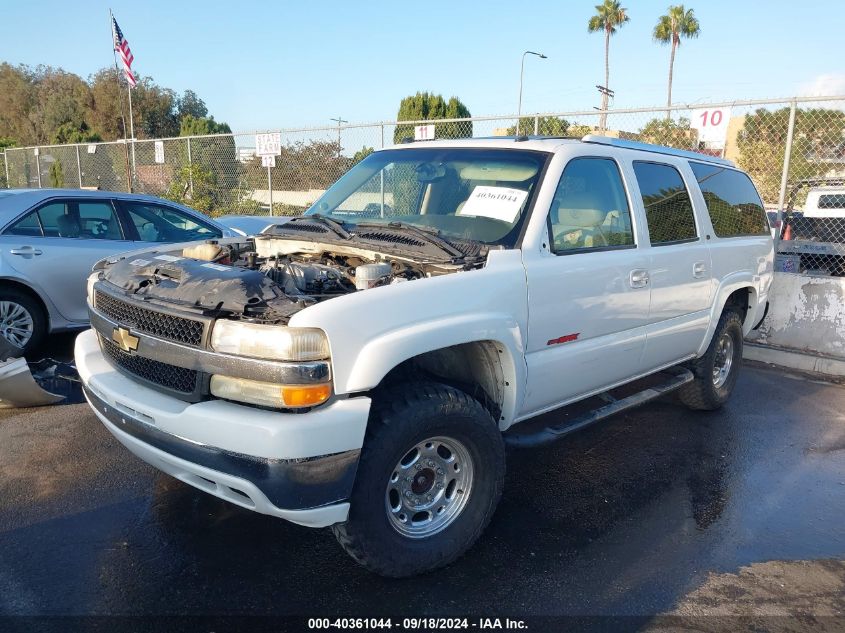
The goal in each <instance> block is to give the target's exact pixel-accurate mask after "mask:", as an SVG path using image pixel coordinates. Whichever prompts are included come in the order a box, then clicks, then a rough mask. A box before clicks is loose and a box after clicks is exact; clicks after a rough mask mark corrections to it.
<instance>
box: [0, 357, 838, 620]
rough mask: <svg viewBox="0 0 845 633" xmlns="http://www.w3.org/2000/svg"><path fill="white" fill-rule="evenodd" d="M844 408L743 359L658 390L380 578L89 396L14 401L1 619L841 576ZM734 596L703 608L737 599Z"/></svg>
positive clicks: (692, 587) (0, 448)
mask: <svg viewBox="0 0 845 633" xmlns="http://www.w3.org/2000/svg"><path fill="white" fill-rule="evenodd" d="M843 412H845V388H843V387H842V386H838V385H831V384H824V383H820V382H814V381H812V380H808V379H806V378H803V377H800V376H791V375H788V374H785V373H783V372H780V371H775V370H772V369H769V368H765V367H762V366H746V367H745V368H744V370H743V372H742V374H741V376H740V379H739V383H738V386H737V390H736V392H735V393H734V396H733V399H732V400H731V402H730V403H729V404H728V406H726V407H725V408H724V409H723V410H722V411H721V412H717V413H695V412H690V411H688V410H687V409H685V408H684V407H682V406H681V405H680V404H678V403H677V402H676V401H675V400H674V399H673V398H666V399H664V400H661V401H658V402H656V403H652V404H649V405H647V406H644V407H642V408H640V409H637V410H634V411H632V412H629V413H627V414H623V415H619V416H617V417H615V418H613V419H610V420H608V421H606V422H604V423H602V424H599V425H597V426H595V427H592V428H590V429H587V430H584V431H582V432H580V433H577V434H574V435H572V436H569V437H567V438H566V439H565V440H563V441H562V442H559V443H558V444H557V445H554V446H551V447H547V448H543V449H535V450H525V451H514V452H511V453H510V454H509V456H508V475H507V482H506V488H505V494H504V497H503V499H502V503H501V505H500V506H499V509H498V511H497V513H496V516H495V517H494V519H493V522H492V524H491V525H490V527H489V529H488V530H487V531H486V533H485V534H484V535H483V536H482V538H481V540H480V542H479V543H478V544H477V545H476V546H475V547H474V548H473V549H472V550H471V551H470V552H469V553H468V554H467V555H466V556H465V557H463V558H462V559H461V560H459V561H458V562H457V563H455V564H454V565H452V566H451V567H449V568H447V569H444V570H440V571H437V572H434V573H432V574H429V575H427V576H422V577H418V578H413V579H407V580H385V579H382V578H379V577H376V576H374V575H372V574H370V573H368V572H366V571H365V570H363V569H362V568H360V567H358V566H357V565H355V563H354V562H353V561H352V560H351V559H349V558H348V557H347V556H346V555H345V554H344V553H343V552H342V551H341V549H340V547H339V546H338V545H337V544H336V542H335V540H334V538H333V537H332V535H331V532H330V531H329V530H310V529H307V528H302V527H298V526H294V525H291V524H288V523H286V522H284V521H281V520H277V519H273V518H270V517H266V516H262V515H258V514H255V513H252V512H249V511H247V510H242V509H240V508H238V507H235V506H233V505H231V504H228V503H226V502H224V501H220V500H217V499H215V498H214V497H211V496H209V495H207V494H205V493H203V492H200V491H197V490H194V489H193V488H191V487H189V486H187V485H185V484H183V483H181V482H179V481H177V480H175V479H172V478H170V477H168V476H167V475H164V474H161V473H159V472H157V471H155V470H154V469H152V468H151V467H149V466H147V465H146V464H144V463H142V462H140V461H139V460H137V459H136V458H135V457H134V456H132V455H131V454H130V453H129V452H127V451H126V450H125V449H124V448H123V447H122V446H120V445H119V444H118V443H117V441H116V440H114V439H113V438H112V437H111V435H109V433H108V432H107V431H106V430H105V429H104V428H103V426H102V425H101V424H100V423H99V422H98V421H97V420H96V418H95V417H94V415H93V414H92V413H91V411H90V410H89V409H88V406H87V405H85V404H72V405H65V406H55V407H50V408H43V409H31V410H17V411H7V412H3V413H0V614H2V615H33V614H37V615H57V614H63V615H67V614H77V615H78V614H137V615H140V614H147V615H149V614H153V615H156V614H185V615H190V614H215V615H244V614H249V615H279V614H297V615H326V616H328V615H331V616H338V615H341V616H353V615H359V616H373V615H378V614H394V615H396V614H401V615H407V616H410V615H413V616H423V615H447V614H476V615H482V616H496V615H499V616H504V615H509V616H517V617H518V616H526V615H532V614H533V615H543V614H547V615H549V614H553V615H559V614H567V615H645V616H648V615H651V614H657V613H667V612H671V611H673V609H678V608H679V605H683V604H690V601H689V600H686V602H685V598H686V597H687V596H688V595H691V594H692V593H693V592H694V591H696V590H697V589H700V588H701V587H702V585H704V584H705V583H706V582H707V581H708V578H709V579H711V582H712V579H713V578H714V577H715V575H718V574H738V573H739V570H740V568H741V567H743V566H747V565H751V564H753V563H762V562H766V561H817V562H814V563H805V564H808V565H815V564H818V565H823V566H826V567H825V569H826V570H828V572H829V575H831V577H832V578H833V582H834V586H835V582H836V581H837V580H838V581H841V580H842V578H841V575H842V573H843V572H842V569H843V568H842V566H841V565H839V564H838V563H836V562H835V561H837V560H839V559H842V558H845V530H843V529H842V526H843V524H845V502H843V499H845V414H844V413H843ZM741 577H742V575H741V574H740V575H739V576H737V577H736V578H741ZM731 578H734V577H733V576H731ZM737 582H739V581H737ZM717 584H718V583H717ZM735 584H736V583H735ZM782 589H783V590H784V592H786V593H788V592H789V588H788V587H782ZM796 589H797V588H796ZM804 589H805V590H808V591H811V592H812V591H813V588H812V587H810V588H809V589H807V588H806V587H805V588H804ZM829 590H830V588H829V587H826V588H825V589H824V591H827V592H828V593H829ZM737 591H744V590H743V589H742V588H741V587H740V589H738V590H736V591H734V592H733V593H734V594H735V596H734V598H731V593H732V592H731V591H722V592H721V593H720V592H718V591H717V592H716V593H714V594H713V595H712V596H711V598H710V602H706V601H705V602H704V603H706V604H710V603H714V604H718V602H719V600H720V599H721V600H723V601H724V602H725V603H730V602H732V601H735V597H736V595H737ZM820 591H821V590H820ZM701 595H702V594H701V591H699V593H698V594H695V596H693V598H694V599H693V600H692V604H697V605H698V606H699V607H700V606H701V604H704V603H702V602H701V600H700V597H701ZM696 600H698V602H696ZM840 600H841V598H840ZM784 604H786V599H785V598H784ZM800 604H801V605H803V606H802V607H801V608H803V609H805V610H809V611H810V612H812V611H814V610H816V609H822V610H823V609H827V608H830V609H836V608H840V609H841V608H842V604H841V602H840V603H839V606H837V603H836V600H835V599H833V600H832V601H831V600H828V601H827V602H825V603H824V604H825V605H826V606H824V607H820V606H818V605H819V604H821V603H819V602H817V601H813V600H807V601H802V602H801V603H800ZM808 605H810V606H808ZM813 605H815V606H813ZM785 608H786V609H787V612H789V610H788V607H785ZM678 612H679V613H694V612H695V609H692V611H689V610H688V611H684V610H683V608H681V610H680V611H678Z"/></svg>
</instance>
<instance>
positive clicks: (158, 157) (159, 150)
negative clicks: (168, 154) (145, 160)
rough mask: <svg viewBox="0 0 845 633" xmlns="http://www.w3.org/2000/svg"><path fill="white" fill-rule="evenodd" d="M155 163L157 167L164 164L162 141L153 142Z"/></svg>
mask: <svg viewBox="0 0 845 633" xmlns="http://www.w3.org/2000/svg"><path fill="white" fill-rule="evenodd" d="M155 161H156V162H157V163H158V164H159V165H162V164H164V141H156V142H155Z"/></svg>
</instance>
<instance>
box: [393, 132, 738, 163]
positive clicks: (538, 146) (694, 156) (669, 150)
mask: <svg viewBox="0 0 845 633" xmlns="http://www.w3.org/2000/svg"><path fill="white" fill-rule="evenodd" d="M586 143H590V144H595V145H606V146H609V147H618V148H620V149H630V150H637V151H642V152H652V153H655V154H664V155H668V156H677V157H679V158H686V159H689V160H697V161H701V162H706V163H715V164H718V165H725V166H728V167H735V165H734V163H733V162H732V161H729V160H726V159H724V158H719V157H716V156H710V155H709V154H704V153H701V152H693V151H688V150H683V149H675V148H673V147H666V146H664V145H652V144H650V143H641V142H639V141H628V140H625V139H620V138H612V137H608V136H599V135H596V134H588V135H587V136H584V137H583V138H567V137H561V136H522V137H513V136H494V137H485V138H464V139H439V140H431V141H417V142H413V143H402V144H400V145H394V146H392V147H390V148H388V149H404V148H408V147H456V146H467V147H491V148H501V149H514V148H515V147H517V148H519V149H528V150H535V151H543V152H553V151H555V150H556V149H557V148H559V147H561V146H564V145H580V144H586Z"/></svg>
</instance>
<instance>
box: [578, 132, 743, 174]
mask: <svg viewBox="0 0 845 633" xmlns="http://www.w3.org/2000/svg"><path fill="white" fill-rule="evenodd" d="M581 140H582V141H583V142H584V143H596V144H598V145H611V146H613V147H624V148H626V149H637V150H640V151H643V152H653V153H655V154H666V155H668V156H678V157H679V158H689V159H691V160H700V161H702V162H705V163H716V164H719V165H728V166H729V167H735V165H734V163H733V161H730V160H727V159H726V158H718V157H716V156H709V155H708V154H702V153H700V152H690V151H688V150H684V149H674V148H672V147H666V146H664V145H652V144H651V143H640V142H639V141H627V140H625V139H621V138H611V137H607V136H598V135H597V134H587V136H585V137H584V138H582V139H581Z"/></svg>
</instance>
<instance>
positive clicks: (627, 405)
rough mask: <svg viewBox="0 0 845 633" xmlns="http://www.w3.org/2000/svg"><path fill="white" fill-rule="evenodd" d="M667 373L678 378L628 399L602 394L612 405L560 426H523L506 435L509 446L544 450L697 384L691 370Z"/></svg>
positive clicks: (602, 397) (678, 368) (673, 377)
mask: <svg viewBox="0 0 845 633" xmlns="http://www.w3.org/2000/svg"><path fill="white" fill-rule="evenodd" d="M667 371H670V372H672V373H673V374H674V375H673V376H672V377H671V378H669V379H668V380H666V381H665V382H663V383H660V384H658V385H653V386H651V387H649V388H647V389H644V390H642V391H638V392H637V393H634V394H632V395H630V396H628V397H626V398H622V399H619V400H617V399H615V398H614V397H613V396H611V395H610V394H609V393H603V394H601V395H600V396H599V397H600V398H601V399H602V400H605V401H606V402H608V404H606V405H604V406H602V407H599V408H597V409H593V410H591V411H587V412H586V413H583V414H581V415H579V416H578V417H576V418H573V419H571V420H566V421H565V422H563V423H562V424H560V425H555V426H546V427H543V428H541V429H539V430H536V431H529V432H527V433H526V432H522V433H520V432H519V430H518V429H519V427H520V426H522V424H519V425H517V426H516V427H514V431H513V432H506V433H504V434H503V438H504V440H505V444H507V445H508V446H515V447H519V448H530V447H535V446H543V445H544V444H551V443H552V442H556V441H557V440H559V439H561V438H562V437H565V436H566V435H569V434H570V433H573V432H575V431H580V430H581V429H583V428H584V427H587V426H590V425H591V424H595V423H596V422H598V421H600V420H604V419H605V418H609V417H610V416H612V415H616V414H617V413H620V412H622V411H626V410H627V409H632V408H634V407H638V406H640V405H641V404H644V403H646V402H648V401H649V400H654V399H655V398H658V397H660V396H662V395H664V394H667V393H669V392H671V391H674V390H675V389H678V388H679V387H682V386H684V385H686V384H687V383H690V382H692V381H693V380H695V376H694V375H693V373H692V372H691V371H690V370H689V369H685V368H682V367H677V368H673V369H671V370H667Z"/></svg>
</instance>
